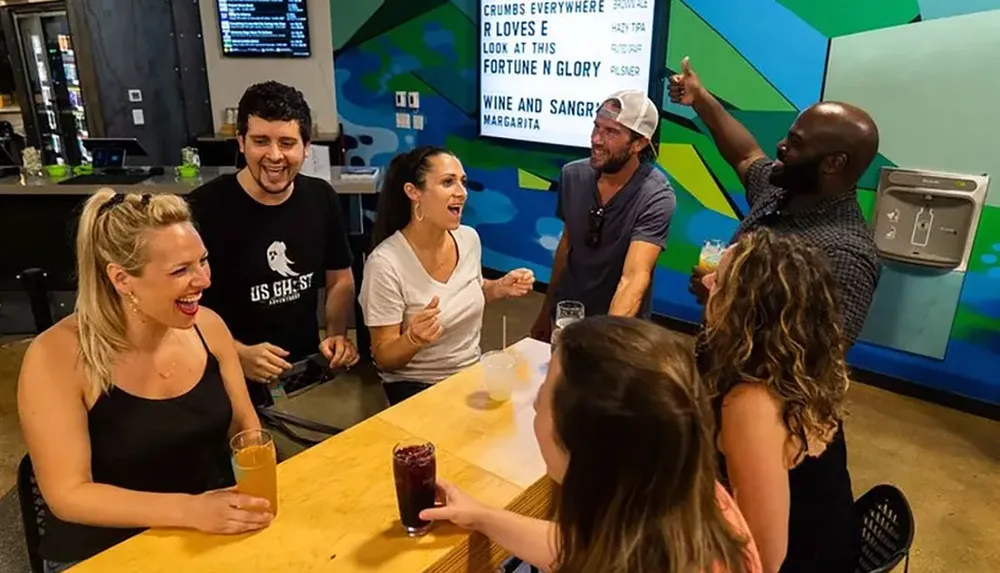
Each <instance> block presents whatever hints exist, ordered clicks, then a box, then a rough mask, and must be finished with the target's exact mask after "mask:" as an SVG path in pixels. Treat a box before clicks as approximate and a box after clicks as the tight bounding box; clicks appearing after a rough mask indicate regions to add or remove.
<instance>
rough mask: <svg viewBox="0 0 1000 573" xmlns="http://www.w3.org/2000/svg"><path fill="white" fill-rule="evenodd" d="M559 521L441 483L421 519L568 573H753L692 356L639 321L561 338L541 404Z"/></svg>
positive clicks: (594, 321)
mask: <svg viewBox="0 0 1000 573" xmlns="http://www.w3.org/2000/svg"><path fill="white" fill-rule="evenodd" d="M535 412H536V414H535V436H536V438H537V440H538V445H539V447H540V449H541V452H542V457H543V458H544V460H545V465H546V468H547V471H548V474H549V476H550V477H551V478H552V479H554V480H555V481H556V482H558V483H560V484H561V487H559V488H558V490H557V492H558V493H557V499H556V515H555V519H554V521H543V520H537V519H531V518H528V517H524V516H520V515H517V514H514V513H511V512H508V511H504V510H500V509H492V508H487V507H484V506H482V505H480V504H478V503H477V502H475V501H473V500H471V499H470V498H468V497H467V496H465V495H464V494H463V493H462V492H460V491H458V490H457V489H456V488H455V487H454V486H452V485H450V484H447V483H442V484H441V489H442V491H443V494H444V498H445V500H444V505H443V506H441V507H438V508H434V509H430V510H426V511H425V512H424V513H423V517H424V518H425V519H430V520H450V521H452V522H454V523H456V524H458V525H460V526H463V527H467V528H471V529H475V530H478V531H481V532H482V533H484V534H486V535H488V536H489V537H491V538H492V539H493V540H494V541H496V542H497V543H499V544H500V545H503V546H504V547H505V548H507V549H508V550H509V551H510V552H511V553H513V554H514V555H517V556H518V557H520V558H521V559H523V560H524V561H527V562H529V563H532V564H534V565H536V566H538V567H541V568H543V569H545V570H547V571H548V570H554V571H560V572H566V573H570V572H572V573H640V572H650V573H653V572H656V573H689V572H706V573H722V572H729V573H754V572H758V571H760V561H759V558H758V557H757V549H756V547H755V546H754V543H753V541H752V540H751V539H750V536H749V535H747V529H746V524H745V522H744V521H743V518H742V517H741V516H740V513H739V510H738V509H737V508H736V506H735V504H734V503H733V501H732V499H731V498H730V497H729V496H728V495H727V494H726V492H725V490H724V489H723V488H722V486H720V485H719V484H718V482H716V481H715V465H714V459H715V448H714V447H713V445H712V440H711V435H712V429H711V413H710V408H709V402H708V396H707V394H706V393H705V391H704V390H703V388H702V386H701V385H700V384H699V383H698V380H697V374H696V368H695V365H694V360H693V356H692V353H691V351H690V350H689V349H687V348H684V347H683V346H681V345H680V344H679V343H678V342H677V341H676V340H675V339H674V337H673V335H671V334H670V333H669V332H667V331H666V330H664V329H663V328H661V327H659V326H656V325H654V324H652V323H650V322H645V321H642V320H639V319H634V318H621V317H610V316H597V317H591V318H587V319H584V320H582V321H580V322H577V323H574V324H573V325H571V326H568V327H566V328H565V329H564V330H563V333H562V336H561V337H560V340H559V343H558V344H557V345H556V347H555V352H554V353H553V355H552V362H551V364H550V365H549V371H548V375H547V377H546V380H545V382H544V384H543V385H542V388H541V390H540V391H539V394H538V398H537V400H536V402H535Z"/></svg>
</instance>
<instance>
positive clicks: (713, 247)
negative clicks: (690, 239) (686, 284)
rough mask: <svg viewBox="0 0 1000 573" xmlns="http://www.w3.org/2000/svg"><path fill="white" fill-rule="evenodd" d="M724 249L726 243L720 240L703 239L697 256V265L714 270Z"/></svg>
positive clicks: (707, 269)
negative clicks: (703, 241)
mask: <svg viewBox="0 0 1000 573" xmlns="http://www.w3.org/2000/svg"><path fill="white" fill-rule="evenodd" d="M725 250H726V245H725V244H724V243H723V242H722V241H718V240H710V241H705V243H704V244H702V246H701V254H700V255H699V256H698V266H700V267H701V268H702V269H704V270H706V271H709V272H711V271H714V270H715V267H717V266H719V260H720V259H721V258H722V253H723V252H724V251H725Z"/></svg>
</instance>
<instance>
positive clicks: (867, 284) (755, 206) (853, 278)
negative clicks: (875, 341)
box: [730, 158, 881, 344]
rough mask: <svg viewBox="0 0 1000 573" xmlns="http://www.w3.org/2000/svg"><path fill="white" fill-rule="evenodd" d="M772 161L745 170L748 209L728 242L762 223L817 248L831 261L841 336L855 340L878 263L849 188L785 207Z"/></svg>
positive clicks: (871, 238) (868, 230) (872, 241)
mask: <svg viewBox="0 0 1000 573" xmlns="http://www.w3.org/2000/svg"><path fill="white" fill-rule="evenodd" d="M773 167H774V161H772V160H770V159H767V158H762V159H760V160H758V161H757V162H755V163H754V164H753V165H751V166H750V168H749V169H748V170H747V174H746V180H745V183H744V187H745V188H746V194H747V201H748V202H749V203H750V212H749V213H748V214H747V216H746V217H744V218H743V220H742V221H740V225H739V227H738V228H737V229H736V233H735V234H734V235H733V238H732V240H731V241H730V242H731V243H732V242H735V241H736V240H737V239H739V237H740V235H742V234H743V233H746V232H749V231H753V230H754V229H759V228H761V227H767V228H769V229H771V230H773V231H777V232H780V233H791V234H794V235H797V236H799V237H801V238H802V239H804V240H805V241H806V242H808V243H809V244H811V245H813V246H814V247H816V248H817V249H819V250H821V251H822V252H823V253H824V254H825V255H826V257H827V259H828V260H829V262H830V266H831V269H832V271H833V278H834V279H835V280H836V281H837V287H838V295H839V297H840V302H841V304H842V305H843V312H844V335H845V336H846V337H847V340H848V344H854V341H855V340H857V338H858V336H859V335H860V334H861V329H862V328H863V327H864V325H865V318H867V316H868V308H869V307H870V306H871V303H872V297H873V296H874V294H875V287H876V286H877V285H878V279H879V274H880V272H881V264H880V262H879V255H878V249H877V248H876V247H875V238H874V236H873V234H872V230H871V228H870V227H869V226H868V223H867V222H866V221H865V217H864V214H862V212H861V207H859V206H858V196H857V193H856V192H854V191H852V192H850V193H845V194H843V195H839V196H837V197H832V198H830V199H827V200H825V201H822V202H820V203H817V204H816V205H813V206H811V207H809V208H808V209H804V210H797V211H795V212H791V211H788V210H786V205H787V199H788V197H787V192H786V191H785V190H784V189H781V188H780V187H776V186H774V185H772V184H771V182H770V176H771V170H772V169H773Z"/></svg>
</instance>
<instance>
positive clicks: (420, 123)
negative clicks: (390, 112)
mask: <svg viewBox="0 0 1000 573" xmlns="http://www.w3.org/2000/svg"><path fill="white" fill-rule="evenodd" d="M423 128H424V116H422V115H417V114H413V129H416V130H418V131H419V130H422V129H423Z"/></svg>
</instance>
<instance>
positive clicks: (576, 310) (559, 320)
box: [552, 300, 586, 348]
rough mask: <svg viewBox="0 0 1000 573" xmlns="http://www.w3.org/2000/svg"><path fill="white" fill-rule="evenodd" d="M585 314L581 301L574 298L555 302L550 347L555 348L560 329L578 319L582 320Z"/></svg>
mask: <svg viewBox="0 0 1000 573" xmlns="http://www.w3.org/2000/svg"><path fill="white" fill-rule="evenodd" d="M585 316H586V309H585V308H584V306H583V303H582V302H579V301H575V300H563V301H560V302H559V303H558V304H556V324H555V328H553V329H552V347H553V348H555V345H556V343H557V342H558V341H559V335H560V334H561V331H562V329H564V328H566V327H567V326H569V325H571V324H573V323H574V322H576V321H578V320H583V319H584V317H585Z"/></svg>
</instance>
